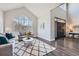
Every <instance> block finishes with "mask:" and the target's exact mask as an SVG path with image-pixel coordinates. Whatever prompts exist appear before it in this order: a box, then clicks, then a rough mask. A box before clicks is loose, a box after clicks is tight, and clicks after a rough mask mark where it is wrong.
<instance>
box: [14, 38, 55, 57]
mask: <svg viewBox="0 0 79 59" xmlns="http://www.w3.org/2000/svg"><path fill="white" fill-rule="evenodd" d="M55 49H56V48H55V47H52V46H51V45H49V44H47V43H45V42H43V41H41V40H39V39H36V38H33V42H32V45H30V46H29V47H25V46H24V42H23V41H21V42H18V41H16V44H15V50H14V56H43V55H46V54H47V53H49V52H51V51H53V50H55Z"/></svg>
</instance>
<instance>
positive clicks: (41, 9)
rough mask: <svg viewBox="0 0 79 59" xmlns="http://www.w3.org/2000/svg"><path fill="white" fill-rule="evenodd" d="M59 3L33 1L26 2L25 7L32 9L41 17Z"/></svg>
mask: <svg viewBox="0 0 79 59" xmlns="http://www.w3.org/2000/svg"><path fill="white" fill-rule="evenodd" d="M58 5H59V4H58V3H31V4H25V7H26V8H28V9H29V10H30V11H32V13H34V14H35V15H37V16H38V17H40V16H43V15H44V14H45V13H47V12H49V11H50V10H51V9H54V8H55V7H57V6H58Z"/></svg>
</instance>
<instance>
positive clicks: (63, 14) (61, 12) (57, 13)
mask: <svg viewBox="0 0 79 59" xmlns="http://www.w3.org/2000/svg"><path fill="white" fill-rule="evenodd" d="M55 17H59V18H61V19H65V20H66V12H65V11H64V10H63V9H61V8H60V7H58V8H56V9H54V10H51V22H52V24H51V41H53V40H55V32H56V31H55V30H56V29H55Z"/></svg>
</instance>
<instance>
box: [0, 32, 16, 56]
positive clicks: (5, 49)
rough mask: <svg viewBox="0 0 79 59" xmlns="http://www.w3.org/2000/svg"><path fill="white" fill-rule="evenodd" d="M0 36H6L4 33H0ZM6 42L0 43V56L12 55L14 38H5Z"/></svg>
mask: <svg viewBox="0 0 79 59" xmlns="http://www.w3.org/2000/svg"><path fill="white" fill-rule="evenodd" d="M0 36H3V37H5V38H6V36H5V35H4V34H1V33H0ZM6 40H7V41H8V44H3V45H0V56H12V55H13V52H14V46H15V38H12V39H9V40H8V39H7V38H6Z"/></svg>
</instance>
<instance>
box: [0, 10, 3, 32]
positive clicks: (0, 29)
mask: <svg viewBox="0 0 79 59" xmlns="http://www.w3.org/2000/svg"><path fill="white" fill-rule="evenodd" d="M0 33H3V11H0Z"/></svg>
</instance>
